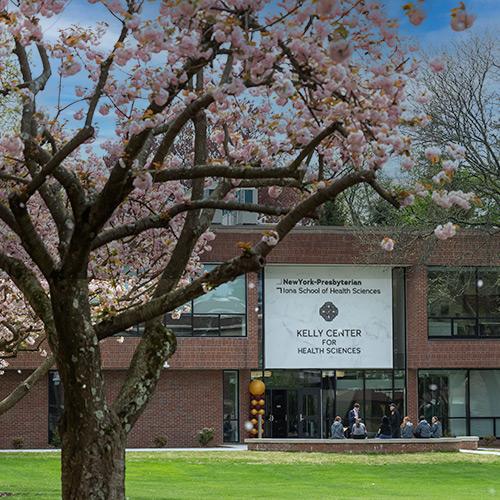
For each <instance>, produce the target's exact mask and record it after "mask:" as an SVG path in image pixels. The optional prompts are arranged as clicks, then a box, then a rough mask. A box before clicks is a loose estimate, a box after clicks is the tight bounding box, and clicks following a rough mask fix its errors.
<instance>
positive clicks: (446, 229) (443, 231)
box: [434, 222, 457, 240]
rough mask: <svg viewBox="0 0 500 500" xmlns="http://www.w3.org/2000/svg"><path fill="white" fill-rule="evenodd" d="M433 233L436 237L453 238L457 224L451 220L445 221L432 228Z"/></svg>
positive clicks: (442, 238) (441, 238)
mask: <svg viewBox="0 0 500 500" xmlns="http://www.w3.org/2000/svg"><path fill="white" fill-rule="evenodd" d="M434 234H435V235H436V238H439V239H440V240H447V239H449V238H453V236H455V234H457V226H456V225H455V224H453V223H451V222H447V223H446V224H445V225H444V226H443V225H441V224H440V225H439V226H437V227H436V229H434Z"/></svg>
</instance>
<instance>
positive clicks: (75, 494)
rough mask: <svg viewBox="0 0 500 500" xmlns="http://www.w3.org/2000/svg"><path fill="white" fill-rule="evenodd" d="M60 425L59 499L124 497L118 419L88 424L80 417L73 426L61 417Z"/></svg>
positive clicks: (122, 435)
mask: <svg viewBox="0 0 500 500" xmlns="http://www.w3.org/2000/svg"><path fill="white" fill-rule="evenodd" d="M110 416H111V414H110ZM101 420H102V419H101ZM60 428H61V437H62V456H61V481H62V498H63V499H64V500H70V499H71V500H89V499H92V500H94V499H95V500H100V499H102V500H123V499H124V498H125V443H126V435H125V433H124V432H123V430H122V428H121V425H120V424H119V423H118V419H117V418H116V417H114V418H113V417H112V418H109V419H107V422H102V421H100V422H98V423H97V422H95V421H94V423H93V424H92V425H89V422H88V419H85V418H83V419H80V421H79V422H76V426H75V422H69V421H68V420H66V419H64V418H63V421H62V422H61V426H60Z"/></svg>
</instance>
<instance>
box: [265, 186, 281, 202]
mask: <svg viewBox="0 0 500 500" xmlns="http://www.w3.org/2000/svg"><path fill="white" fill-rule="evenodd" d="M281 191H282V188H281V187H279V186H271V187H270V188H269V189H268V190H267V192H268V194H269V196H270V197H271V198H273V199H274V200H275V199H277V198H279V197H280V195H281Z"/></svg>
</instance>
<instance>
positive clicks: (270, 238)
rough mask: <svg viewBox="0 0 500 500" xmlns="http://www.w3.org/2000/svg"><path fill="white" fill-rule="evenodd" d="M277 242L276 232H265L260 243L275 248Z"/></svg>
mask: <svg viewBox="0 0 500 500" xmlns="http://www.w3.org/2000/svg"><path fill="white" fill-rule="evenodd" d="M279 240H280V238H279V235H278V233H277V232H276V231H266V232H265V233H264V236H262V241H263V242H264V243H266V244H267V245H269V246H270V247H274V246H276V245H277V244H278V242H279Z"/></svg>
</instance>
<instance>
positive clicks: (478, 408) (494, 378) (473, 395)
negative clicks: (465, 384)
mask: <svg viewBox="0 0 500 500" xmlns="http://www.w3.org/2000/svg"><path fill="white" fill-rule="evenodd" d="M470 414H471V417H498V416H500V370H471V371H470ZM491 434H493V433H491Z"/></svg>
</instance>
